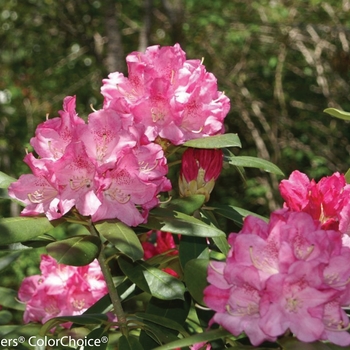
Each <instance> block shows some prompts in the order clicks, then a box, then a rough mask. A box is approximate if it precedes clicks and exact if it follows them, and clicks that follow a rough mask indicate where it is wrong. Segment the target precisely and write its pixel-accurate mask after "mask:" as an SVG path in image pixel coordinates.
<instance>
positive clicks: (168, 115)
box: [101, 44, 230, 145]
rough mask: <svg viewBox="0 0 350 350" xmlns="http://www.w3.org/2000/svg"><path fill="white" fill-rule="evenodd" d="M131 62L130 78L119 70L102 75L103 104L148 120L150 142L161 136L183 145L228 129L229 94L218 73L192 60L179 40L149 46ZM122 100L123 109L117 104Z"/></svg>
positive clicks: (135, 118)
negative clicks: (225, 124) (220, 85)
mask: <svg viewBox="0 0 350 350" xmlns="http://www.w3.org/2000/svg"><path fill="white" fill-rule="evenodd" d="M126 61H127V65H128V77H125V76H124V75H123V74H121V73H118V72H115V73H111V74H110V75H109V76H108V79H104V80H103V86H102V88H101V92H102V94H103V96H104V108H112V109H116V108H117V109H118V110H119V111H122V110H123V111H124V112H123V116H124V118H125V119H127V118H130V117H131V118H132V121H133V123H134V124H139V123H141V124H143V125H145V127H146V129H145V134H146V135H147V137H148V138H149V140H150V141H154V140H156V139H157V137H161V138H163V139H167V140H169V141H170V142H171V143H173V144H175V145H180V144H182V143H184V142H185V141H187V140H190V139H195V138H200V137H205V136H210V135H216V134H220V133H223V131H224V128H223V121H224V118H225V117H226V115H227V113H228V111H229V108H230V102H229V99H228V98H227V97H226V96H225V95H224V94H223V93H222V92H219V91H218V90H217V81H216V78H215V77H214V75H213V74H211V73H209V72H207V71H206V69H205V67H204V65H203V64H202V62H201V61H200V60H187V59H186V54H185V52H184V51H182V49H181V47H180V45H179V44H175V45H174V46H166V47H160V46H150V47H148V48H147V49H146V51H145V53H141V52H133V53H131V54H129V55H128V56H127V58H126ZM120 99H124V103H123V109H120V108H118V107H117V105H120V104H122V103H121V102H118V103H117V104H116V103H115V101H120Z"/></svg>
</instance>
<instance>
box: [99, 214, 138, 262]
mask: <svg viewBox="0 0 350 350" xmlns="http://www.w3.org/2000/svg"><path fill="white" fill-rule="evenodd" d="M95 227H96V229H97V231H98V232H99V233H100V234H102V236H103V237H104V238H106V239H107V240H108V241H109V242H110V243H112V244H113V245H114V246H115V247H116V248H117V249H118V250H119V251H121V252H122V253H123V254H125V255H126V256H128V257H129V258H130V259H132V260H133V261H135V260H139V259H142V257H143V248H142V245H141V243H140V240H139V238H138V237H137V235H136V233H135V232H134V231H133V230H132V229H131V228H130V227H129V226H127V225H125V224H124V223H122V222H117V221H112V220H107V221H103V222H101V223H97V224H95Z"/></svg>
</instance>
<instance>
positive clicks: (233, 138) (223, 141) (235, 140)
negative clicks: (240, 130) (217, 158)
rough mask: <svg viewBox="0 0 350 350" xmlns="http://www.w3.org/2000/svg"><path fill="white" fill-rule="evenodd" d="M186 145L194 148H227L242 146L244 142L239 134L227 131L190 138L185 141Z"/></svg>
mask: <svg viewBox="0 0 350 350" xmlns="http://www.w3.org/2000/svg"><path fill="white" fill-rule="evenodd" d="M184 146H186V147H193V148H226V147H242V144H241V141H240V139H239V137H238V135H237V134H230V133H227V134H222V135H215V136H209V137H202V138H199V139H195V140H189V141H186V142H185V143H184Z"/></svg>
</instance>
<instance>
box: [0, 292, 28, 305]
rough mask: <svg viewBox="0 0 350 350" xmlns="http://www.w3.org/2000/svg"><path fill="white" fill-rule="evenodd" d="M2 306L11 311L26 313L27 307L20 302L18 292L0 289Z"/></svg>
mask: <svg viewBox="0 0 350 350" xmlns="http://www.w3.org/2000/svg"><path fill="white" fill-rule="evenodd" d="M0 300H1V302H0V303H1V305H2V306H4V307H8V308H10V309H14V310H19V311H24V310H25V305H24V304H23V303H20V302H19V301H18V292H17V291H15V290H13V289H10V288H5V287H0Z"/></svg>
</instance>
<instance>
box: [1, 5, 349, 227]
mask: <svg viewBox="0 0 350 350" xmlns="http://www.w3.org/2000/svg"><path fill="white" fill-rule="evenodd" d="M0 4H1V6H0V71H1V79H0V170H1V171H3V172H5V173H7V174H9V175H11V176H14V177H18V176H19V175H20V174H22V173H25V172H28V169H27V167H26V165H25V164H24V163H23V162H22V159H23V157H24V155H25V149H26V148H27V149H29V150H31V148H30V144H29V141H30V138H31V137H32V136H33V135H34V131H35V128H36V126H37V124H38V123H40V122H42V121H44V120H45V117H46V114H49V115H50V117H55V116H57V115H58V114H57V112H58V110H60V109H61V108H62V100H63V98H64V97H65V96H66V95H77V111H78V113H79V115H80V116H81V117H83V118H86V117H87V115H88V114H89V113H90V111H91V107H90V105H93V106H94V108H95V109H98V108H100V107H101V105H102V96H101V95H100V91H99V90H100V86H101V80H102V79H103V78H105V77H107V75H108V73H109V72H112V71H122V72H125V70H126V64H125V56H126V55H127V54H128V53H130V52H132V51H135V50H140V51H143V50H144V49H145V48H146V47H147V46H149V45H154V44H159V45H173V44H175V43H176V42H178V43H180V44H181V46H182V48H183V49H184V50H185V51H186V53H187V57H188V58H202V57H203V58H204V64H205V65H206V67H207V70H208V71H211V72H213V73H214V74H215V76H216V77H217V79H218V85H219V90H223V91H225V93H226V94H227V96H229V98H230V99H231V111H230V114H229V115H228V117H227V119H226V128H227V131H229V132H234V133H238V135H239V137H240V139H241V141H242V146H243V147H242V149H240V150H238V149H236V150H234V152H235V154H239V155H250V156H258V157H260V158H264V159H266V160H269V161H271V162H273V163H275V164H276V165H277V166H279V167H280V168H281V169H282V171H283V172H284V173H285V175H286V176H289V174H290V173H291V172H292V171H293V170H295V169H299V170H301V171H303V172H305V173H307V174H308V175H309V176H310V177H312V178H315V179H319V178H320V177H321V176H324V175H329V174H331V173H333V172H335V171H340V172H345V171H346V170H347V169H348V168H349V166H350V157H349V150H350V148H349V147H350V144H349V140H350V132H349V128H348V126H349V124H348V122H345V121H341V120H336V119H333V118H331V117H330V116H328V115H327V114H325V113H323V110H324V109H325V108H327V107H335V108H340V109H344V110H348V111H349V110H350V94H349V77H350V51H349V50H350V49H349V46H350V44H349V30H350V1H349V0H327V1H320V0H312V1H303V0H293V1H291V0H284V1H278V0H259V1H254V0H231V1H226V0H215V1H212V0H129V1H122V0H120V1H116V0H103V1H102V0H55V1H54V0H25V1H20V0H0ZM244 175H245V176H244V178H242V176H241V175H240V173H239V172H238V171H236V170H235V169H232V167H230V168H225V169H224V171H223V173H222V175H221V177H220V178H219V181H218V184H217V187H216V189H215V193H214V194H213V196H212V202H214V203H215V202H221V203H226V204H232V205H236V206H239V207H243V208H245V209H248V210H251V211H254V212H257V213H259V214H262V215H268V213H269V212H270V211H271V210H274V209H276V208H278V207H280V206H281V204H282V202H281V198H280V196H279V194H278V182H279V181H280V180H281V178H278V177H277V178H276V176H273V175H270V174H268V173H264V172H261V171H258V170H253V169H246V170H245V174H244ZM175 183H176V182H175ZM17 214H18V208H17V207H16V206H14V205H12V206H11V207H10V206H9V202H8V201H5V200H2V201H1V202H0V216H9V215H17ZM227 229H228V230H230V229H231V227H227Z"/></svg>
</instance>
